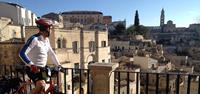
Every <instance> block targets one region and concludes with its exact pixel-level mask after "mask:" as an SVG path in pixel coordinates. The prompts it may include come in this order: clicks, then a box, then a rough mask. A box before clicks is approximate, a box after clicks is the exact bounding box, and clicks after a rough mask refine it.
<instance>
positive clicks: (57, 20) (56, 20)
mask: <svg viewBox="0 0 200 94" xmlns="http://www.w3.org/2000/svg"><path fill="white" fill-rule="evenodd" d="M42 17H43V18H48V19H51V20H52V21H54V23H55V24H56V25H58V26H59V27H60V28H63V17H62V16H61V15H60V14H57V13H54V12H51V13H48V14H45V15H43V16H42Z"/></svg>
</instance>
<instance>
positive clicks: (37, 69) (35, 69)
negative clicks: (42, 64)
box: [30, 65, 40, 73]
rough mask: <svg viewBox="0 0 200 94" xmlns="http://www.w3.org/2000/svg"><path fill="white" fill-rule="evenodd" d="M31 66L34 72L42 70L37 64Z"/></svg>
mask: <svg viewBox="0 0 200 94" xmlns="http://www.w3.org/2000/svg"><path fill="white" fill-rule="evenodd" d="M30 68H31V71H32V72H34V73H37V72H40V69H39V68H38V67H37V66H35V65H31V66H30Z"/></svg>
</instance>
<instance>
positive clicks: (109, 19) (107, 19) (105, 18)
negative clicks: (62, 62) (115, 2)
mask: <svg viewBox="0 0 200 94" xmlns="http://www.w3.org/2000/svg"><path fill="white" fill-rule="evenodd" d="M111 23H112V16H103V24H111Z"/></svg>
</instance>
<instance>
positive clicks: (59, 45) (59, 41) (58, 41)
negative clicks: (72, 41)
mask: <svg viewBox="0 0 200 94" xmlns="http://www.w3.org/2000/svg"><path fill="white" fill-rule="evenodd" d="M61 47H62V42H61V39H60V38H59V39H58V40H57V48H61Z"/></svg>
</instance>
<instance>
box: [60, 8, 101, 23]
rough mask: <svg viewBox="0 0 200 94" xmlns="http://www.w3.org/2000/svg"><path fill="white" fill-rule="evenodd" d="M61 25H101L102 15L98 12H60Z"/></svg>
mask: <svg viewBox="0 0 200 94" xmlns="http://www.w3.org/2000/svg"><path fill="white" fill-rule="evenodd" d="M61 15H62V17H63V21H64V22H63V23H64V26H66V25H67V24H68V23H80V24H83V25H89V24H94V23H103V13H102V12H99V11H68V12H62V14H61Z"/></svg>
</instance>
